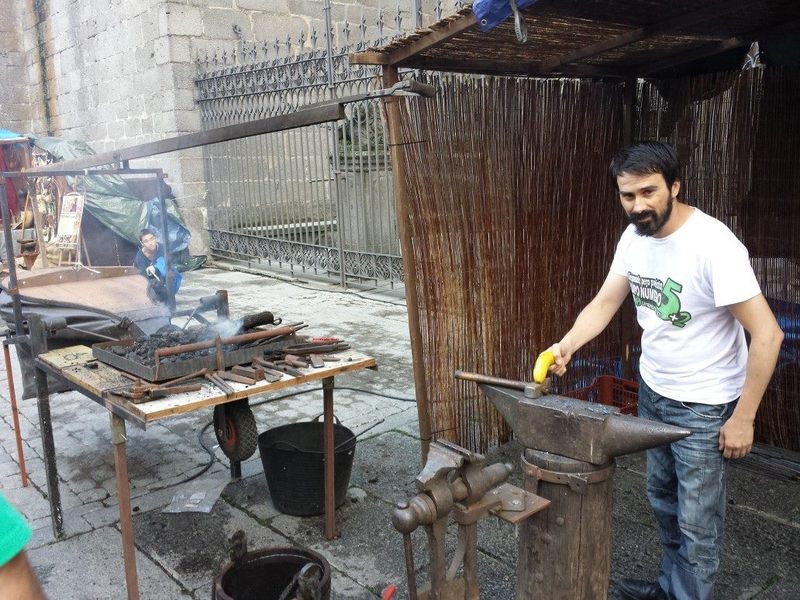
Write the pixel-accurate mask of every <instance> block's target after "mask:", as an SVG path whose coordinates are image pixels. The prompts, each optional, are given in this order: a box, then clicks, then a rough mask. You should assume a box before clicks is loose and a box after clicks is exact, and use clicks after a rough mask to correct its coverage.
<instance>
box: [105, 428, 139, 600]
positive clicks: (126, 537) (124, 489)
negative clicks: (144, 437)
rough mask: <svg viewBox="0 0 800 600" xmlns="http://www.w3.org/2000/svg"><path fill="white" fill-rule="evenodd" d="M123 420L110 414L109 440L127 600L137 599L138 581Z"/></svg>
mask: <svg viewBox="0 0 800 600" xmlns="http://www.w3.org/2000/svg"><path fill="white" fill-rule="evenodd" d="M127 441H128V438H127V437H126V435H125V420H124V419H121V418H120V417H118V416H117V415H115V414H112V415H111V442H112V444H113V445H114V471H115V473H116V479H117V501H118V503H119V525H120V529H121V530H122V559H123V561H124V563H125V585H126V586H127V588H128V600H139V581H138V578H137V575H136V547H135V546H134V543H133V518H132V517H131V490H130V486H129V483H128V457H127V453H126V442H127Z"/></svg>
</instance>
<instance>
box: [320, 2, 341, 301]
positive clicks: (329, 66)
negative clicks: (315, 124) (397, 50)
mask: <svg viewBox="0 0 800 600" xmlns="http://www.w3.org/2000/svg"><path fill="white" fill-rule="evenodd" d="M322 11H323V13H324V14H325V71H326V75H327V78H328V89H329V90H330V94H331V97H332V98H335V97H336V87H335V86H334V81H333V74H334V70H333V41H332V40H331V35H333V23H332V22H331V2H330V0H323V2H322ZM329 131H330V133H329V137H330V144H331V150H332V153H333V160H332V165H331V168H332V170H333V186H332V187H331V191H332V192H333V201H334V204H335V205H336V245H337V246H338V248H337V251H338V254H339V284H340V285H341V286H342V287H347V277H346V275H345V264H344V233H343V231H342V227H343V219H342V215H343V213H344V211H343V210H342V198H341V193H340V190H339V181H340V176H341V165H340V164H339V137H338V136H337V135H336V127H334V126H333V125H330V126H329Z"/></svg>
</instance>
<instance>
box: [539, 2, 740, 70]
mask: <svg viewBox="0 0 800 600" xmlns="http://www.w3.org/2000/svg"><path fill="white" fill-rule="evenodd" d="M752 4H755V2H754V0H725V1H724V2H720V3H717V4H713V5H711V6H707V7H705V8H701V9H700V10H696V11H693V12H690V13H685V14H683V15H679V16H677V17H673V18H671V19H666V20H664V21H661V22H660V23H655V24H652V25H646V26H644V27H639V28H638V29H634V30H632V31H628V32H626V33H623V34H621V35H618V36H616V37H613V38H610V39H607V40H602V41H600V42H597V43H595V44H590V45H588V46H584V47H583V48H579V49H578V50H573V51H572V52H567V53H566V54H562V55H561V56H556V57H553V58H548V59H545V60H543V61H541V63H540V64H539V70H540V71H541V72H542V73H548V72H550V71H553V70H554V69H556V68H557V67H559V66H561V65H566V64H569V63H573V62H577V61H580V60H584V59H586V58H590V57H592V56H596V55H598V54H602V53H603V52H608V51H609V50H613V49H615V48H620V47H622V46H627V45H629V44H633V43H635V42H638V41H641V40H643V39H646V38H649V37H653V36H656V35H660V34H662V33H667V32H669V31H673V30H675V29H680V28H681V27H689V26H691V25H696V24H698V23H702V22H704V21H707V20H709V19H711V18H715V17H719V16H721V15H724V14H727V13H731V12H735V11H737V10H741V9H743V8H746V7H747V6H750V5H752Z"/></svg>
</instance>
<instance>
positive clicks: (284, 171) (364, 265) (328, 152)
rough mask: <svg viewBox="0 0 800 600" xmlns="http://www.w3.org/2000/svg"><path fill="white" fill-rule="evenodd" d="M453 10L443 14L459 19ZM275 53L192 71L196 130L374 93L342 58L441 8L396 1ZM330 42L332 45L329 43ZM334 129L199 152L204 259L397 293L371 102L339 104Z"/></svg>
mask: <svg viewBox="0 0 800 600" xmlns="http://www.w3.org/2000/svg"><path fill="white" fill-rule="evenodd" d="M462 5H463V3H462V2H455V3H453V4H452V5H451V6H448V8H453V9H459V8H461V7H462ZM322 9H323V15H322V16H323V17H324V20H323V22H324V24H325V27H324V31H323V32H321V33H319V32H317V31H315V30H312V31H311V33H310V34H309V35H308V36H306V34H305V32H302V33H300V35H299V36H297V37H296V38H294V39H293V38H291V37H288V36H287V38H286V39H285V40H275V41H274V42H271V43H267V42H248V41H245V40H243V39H240V41H239V43H237V44H235V45H234V46H232V47H230V48H227V49H219V50H217V51H215V52H214V53H212V54H210V55H206V56H205V57H203V58H198V60H197V67H198V69H197V76H196V78H195V84H196V86H197V90H198V100H197V103H198V106H199V108H200V111H201V117H202V121H203V124H204V126H205V127H209V128H210V127H219V126H223V125H231V124H235V123H241V122H245V121H249V120H253V119H259V118H265V117H271V116H277V115H281V114H285V113H288V112H291V111H294V110H296V109H297V108H299V107H301V106H304V105H308V104H312V103H316V102H322V101H325V100H330V99H333V98H338V97H344V96H349V95H354V94H359V93H363V92H367V91H370V90H372V89H375V88H377V87H380V79H379V76H380V71H379V69H378V68H376V67H369V66H363V65H353V66H351V65H350V63H349V60H348V56H349V54H350V53H351V52H355V51H358V50H362V49H365V48H367V47H369V46H374V45H380V44H382V43H385V42H387V41H388V40H389V39H391V38H392V37H393V36H395V35H397V34H398V33H399V32H402V31H403V30H404V28H407V27H416V26H419V25H421V24H423V23H426V22H432V21H434V20H439V19H441V17H442V13H443V10H444V8H443V4H442V1H441V0H436V1H435V2H421V0H405V6H403V5H400V4H398V5H396V6H395V7H394V8H393V9H392V10H384V9H379V10H378V19H377V21H376V22H375V23H369V24H368V23H367V20H366V18H365V16H364V15H363V12H362V16H361V19H360V22H359V23H357V24H355V25H354V24H352V23H349V22H346V21H345V22H342V23H340V24H338V25H337V26H336V27H334V25H333V23H332V22H331V14H330V3H329V2H328V0H325V2H323V7H322ZM334 42H336V43H334ZM346 115H347V116H346V119H345V120H344V121H343V122H339V123H334V124H324V125H315V126H309V127H304V128H301V129H297V130H293V131H286V132H280V133H273V134H265V135H261V136H257V137H252V138H246V139H241V140H235V141H231V142H226V143H223V144H216V145H214V146H208V147H206V148H204V163H205V171H206V173H205V175H206V181H207V184H208V186H207V189H208V206H207V208H208V230H209V237H210V250H211V254H212V256H216V257H226V258H229V259H234V260H239V261H245V262H247V263H249V264H253V263H257V264H260V265H263V266H265V267H267V268H271V267H274V268H279V269H288V270H289V271H290V272H291V273H293V274H295V273H297V272H305V273H313V274H315V275H321V276H324V277H329V278H333V279H337V280H339V281H340V282H341V284H342V285H347V284H348V283H349V282H352V281H363V280H373V281H375V282H376V283H389V284H390V285H394V284H395V283H399V282H402V280H403V268H402V261H401V258H400V247H399V240H398V233H397V222H396V216H395V209H394V197H393V190H392V173H391V164H390V161H389V152H388V147H387V140H386V135H385V131H384V123H383V119H382V116H381V110H380V104H379V100H374V99H373V100H365V101H361V102H356V103H352V104H348V105H347V108H346Z"/></svg>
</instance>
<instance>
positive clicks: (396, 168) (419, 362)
mask: <svg viewBox="0 0 800 600" xmlns="http://www.w3.org/2000/svg"><path fill="white" fill-rule="evenodd" d="M382 77H383V84H384V86H391V85H394V84H395V83H397V82H398V81H399V80H400V79H399V76H398V73H397V68H396V67H392V66H384V67H383V71H382ZM398 102H399V101H398V100H396V99H387V100H384V107H385V109H386V121H387V123H386V128H387V131H388V137H389V147H390V151H391V158H392V171H393V173H392V175H393V178H394V197H395V206H396V210H397V225H398V229H399V233H400V248H401V250H402V255H403V270H404V271H405V289H406V307H407V310H408V331H409V336H410V338H411V358H412V363H413V367H414V392H415V396H416V399H417V417H418V422H419V435H420V439H421V453H422V456H421V459H422V464H425V462H426V460H427V458H428V448H429V446H430V442H431V421H430V414H429V412H428V410H429V405H428V391H427V383H426V374H425V362H424V361H425V356H424V354H423V348H422V330H421V328H420V321H419V298H418V295H417V268H416V264H415V261H414V245H413V241H412V239H411V223H410V217H409V208H408V187H407V183H406V163H405V158H404V156H403V153H402V152H401V150H400V145H399V144H401V143H403V139H402V129H401V116H400V106H399V104H398Z"/></svg>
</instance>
